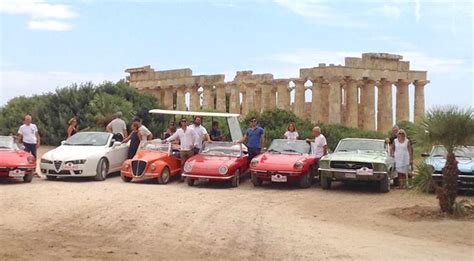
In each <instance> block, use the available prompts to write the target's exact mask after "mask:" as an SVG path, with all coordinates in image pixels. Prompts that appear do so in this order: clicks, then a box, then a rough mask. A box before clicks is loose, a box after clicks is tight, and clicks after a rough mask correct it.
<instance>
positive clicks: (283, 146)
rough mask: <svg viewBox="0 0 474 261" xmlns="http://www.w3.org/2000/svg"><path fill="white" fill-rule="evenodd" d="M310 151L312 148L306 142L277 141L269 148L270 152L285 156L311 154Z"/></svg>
mask: <svg viewBox="0 0 474 261" xmlns="http://www.w3.org/2000/svg"><path fill="white" fill-rule="evenodd" d="M310 151H311V146H310V145H309V144H308V143H307V142H306V141H304V140H284V139H276V140H273V141H272V144H271V145H270V147H269V148H268V152H271V153H284V154H295V153H297V154H309V153H310Z"/></svg>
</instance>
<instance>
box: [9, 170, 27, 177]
mask: <svg viewBox="0 0 474 261" xmlns="http://www.w3.org/2000/svg"><path fill="white" fill-rule="evenodd" d="M8 176H10V177H23V176H25V171H24V170H19V169H16V170H10V171H9V172H8Z"/></svg>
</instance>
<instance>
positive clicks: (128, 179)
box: [120, 175, 132, 182]
mask: <svg viewBox="0 0 474 261" xmlns="http://www.w3.org/2000/svg"><path fill="white" fill-rule="evenodd" d="M120 178H122V181H123V182H130V181H132V178H130V177H127V176H124V175H120Z"/></svg>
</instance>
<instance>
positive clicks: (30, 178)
mask: <svg viewBox="0 0 474 261" xmlns="http://www.w3.org/2000/svg"><path fill="white" fill-rule="evenodd" d="M33 175H34V174H33V173H31V174H28V175H25V176H23V182H25V183H30V182H31V181H32V180H33Z"/></svg>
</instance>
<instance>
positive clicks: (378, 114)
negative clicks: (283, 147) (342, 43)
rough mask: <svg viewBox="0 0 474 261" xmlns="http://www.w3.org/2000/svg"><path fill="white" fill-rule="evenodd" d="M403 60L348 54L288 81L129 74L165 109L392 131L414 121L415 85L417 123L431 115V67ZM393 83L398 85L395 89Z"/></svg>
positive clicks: (247, 75)
mask: <svg viewBox="0 0 474 261" xmlns="http://www.w3.org/2000/svg"><path fill="white" fill-rule="evenodd" d="M402 58H403V57H402V56H400V55H394V54H386V53H364V54H362V58H357V57H346V58H345V64H344V65H333V64H329V65H326V64H323V63H322V64H319V65H318V67H313V68H302V69H300V75H299V77H298V78H288V79H274V78H273V75H272V74H269V73H268V74H267V73H266V74H253V72H252V71H239V72H237V73H236V75H235V77H234V79H233V80H232V81H227V82H226V81H225V76H224V75H223V74H216V75H193V73H192V71H191V69H188V68H187V69H177V70H167V71H155V70H153V69H152V68H151V67H150V66H144V67H138V68H130V69H127V70H125V72H127V73H129V74H130V76H129V77H127V79H128V81H129V82H130V86H132V87H134V88H137V89H138V90H140V91H142V92H144V93H149V94H151V95H154V96H156V97H157V98H158V99H159V101H160V105H161V107H163V108H165V109H175V110H191V111H199V110H214V111H220V112H233V113H240V114H242V115H246V114H247V113H248V112H250V111H265V110H274V109H276V108H278V109H282V110H289V111H293V112H294V113H295V114H296V115H297V116H299V117H303V118H308V119H310V120H311V121H313V122H315V123H318V122H322V123H331V124H343V125H345V126H348V127H358V128H362V129H365V130H378V131H387V130H389V129H390V128H391V126H392V125H393V123H394V122H400V121H407V120H409V115H410V103H409V93H410V92H409V85H410V84H413V86H414V89H415V91H414V93H415V95H414V119H415V122H417V121H419V120H420V119H421V118H422V117H423V116H424V113H425V94H424V87H425V85H426V84H427V83H428V82H429V81H427V78H426V71H411V70H410V63H409V62H408V61H402ZM392 86H395V87H396V92H395V93H392ZM394 95H395V98H396V104H395V106H393V104H392V100H393V98H392V97H393V96H394ZM186 97H187V98H186ZM291 97H294V99H292V98H291ZM186 100H188V101H189V104H188V105H186ZM394 110H395V118H394V116H393V115H394Z"/></svg>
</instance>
